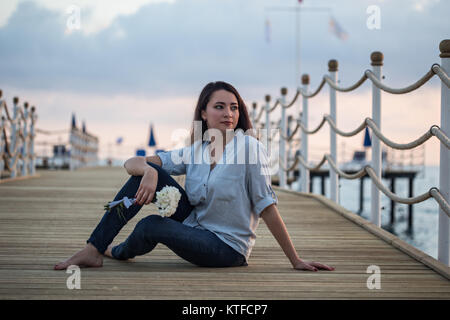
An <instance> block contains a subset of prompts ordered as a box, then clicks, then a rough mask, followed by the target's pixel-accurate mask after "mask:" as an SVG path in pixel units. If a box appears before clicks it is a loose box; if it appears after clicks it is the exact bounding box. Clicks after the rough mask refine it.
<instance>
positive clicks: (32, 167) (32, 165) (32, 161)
mask: <svg viewBox="0 0 450 320" xmlns="http://www.w3.org/2000/svg"><path fill="white" fill-rule="evenodd" d="M35 111H36V108H35V107H34V106H32V107H31V116H30V162H29V169H28V172H29V173H30V175H34V174H35V173H36V155H35V154H34V122H35V121H36V116H35Z"/></svg>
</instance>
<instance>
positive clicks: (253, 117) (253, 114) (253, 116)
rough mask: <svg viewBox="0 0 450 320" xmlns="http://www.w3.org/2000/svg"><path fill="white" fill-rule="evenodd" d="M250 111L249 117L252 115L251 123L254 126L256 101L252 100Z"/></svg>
mask: <svg viewBox="0 0 450 320" xmlns="http://www.w3.org/2000/svg"><path fill="white" fill-rule="evenodd" d="M252 107H253V108H252V113H251V117H252V124H253V125H254V126H256V123H255V119H256V102H253V104H252ZM254 129H256V128H254Z"/></svg>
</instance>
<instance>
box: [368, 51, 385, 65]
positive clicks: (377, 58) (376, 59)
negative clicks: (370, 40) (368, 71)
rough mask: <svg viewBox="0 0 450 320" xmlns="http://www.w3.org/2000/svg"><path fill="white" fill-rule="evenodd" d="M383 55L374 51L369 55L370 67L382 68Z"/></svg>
mask: <svg viewBox="0 0 450 320" xmlns="http://www.w3.org/2000/svg"><path fill="white" fill-rule="evenodd" d="M383 59H384V56H383V53H381V52H380V51H374V52H372V54H371V55H370V60H371V61H372V66H382V65H383Z"/></svg>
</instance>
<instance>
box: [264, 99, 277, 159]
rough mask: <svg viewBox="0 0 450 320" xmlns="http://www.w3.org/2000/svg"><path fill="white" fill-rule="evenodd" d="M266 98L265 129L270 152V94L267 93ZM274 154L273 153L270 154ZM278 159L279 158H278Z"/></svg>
mask: <svg viewBox="0 0 450 320" xmlns="http://www.w3.org/2000/svg"><path fill="white" fill-rule="evenodd" d="M265 100H266V106H265V109H266V124H265V128H264V129H265V131H266V137H267V151H268V152H270V150H272V149H271V148H272V146H273V145H272V136H271V134H270V95H268V94H267V95H266V97H265ZM270 156H272V155H270ZM277 161H278V159H277ZM270 163H272V161H270Z"/></svg>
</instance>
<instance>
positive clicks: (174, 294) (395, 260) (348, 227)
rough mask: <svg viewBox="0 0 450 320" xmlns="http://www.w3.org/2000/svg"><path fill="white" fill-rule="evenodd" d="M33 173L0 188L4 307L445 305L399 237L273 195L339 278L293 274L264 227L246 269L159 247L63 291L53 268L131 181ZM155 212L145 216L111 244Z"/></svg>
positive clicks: (314, 254) (431, 276) (105, 174)
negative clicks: (222, 302) (376, 273)
mask: <svg viewBox="0 0 450 320" xmlns="http://www.w3.org/2000/svg"><path fill="white" fill-rule="evenodd" d="M39 174H40V175H41V177H40V178H38V179H29V180H23V181H11V182H8V183H4V184H2V185H0V299H61V298H63V299H156V300H157V299H199V300H203V299H208V300H214V299H450V284H449V281H448V280H447V279H445V278H444V277H443V276H442V275H441V274H439V273H437V272H435V271H434V270H432V269H430V267H429V266H427V265H425V264H424V263H422V262H420V261H418V260H417V259H416V258H414V257H413V256H410V255H408V254H405V252H404V251H403V250H401V249H399V248H398V247H396V244H397V242H396V240H397V238H396V237H395V236H390V235H385V236H386V238H385V239H381V238H380V237H378V236H377V235H376V234H374V233H373V232H370V231H371V230H369V229H370V228H366V225H367V222H366V221H363V219H360V220H358V219H357V218H356V219H355V220H349V219H347V218H346V217H345V216H342V215H341V214H339V213H337V212H336V211H335V210H332V209H331V208H330V207H328V206H327V205H325V204H324V203H323V202H321V201H318V199H316V198H314V197H306V196H301V195H298V194H295V193H291V192H285V191H281V190H279V189H276V187H275V189H276V193H277V196H278V198H279V205H278V208H279V211H280V213H281V215H282V217H283V220H284V221H285V223H286V225H287V228H288V231H289V233H290V235H291V238H292V241H293V242H294V245H295V246H296V248H297V250H298V252H299V254H300V255H301V256H302V257H303V258H305V259H314V260H318V261H321V262H324V263H328V264H331V265H333V266H335V267H336V271H334V272H325V271H319V272H316V273H313V272H307V271H299V270H294V269H293V268H292V267H291V265H290V263H289V261H288V259H287V258H286V256H285V255H284V253H283V252H282V251H281V249H280V247H279V246H278V244H277V242H276V240H275V239H274V238H273V236H272V235H271V233H270V231H269V230H268V229H267V227H266V225H265V224H264V222H263V221H262V220H261V222H260V226H259V228H258V230H257V240H256V245H255V247H254V249H253V252H252V255H251V257H250V260H249V266H246V267H236V268H199V267H197V266H194V265H192V264H190V263H189V262H186V261H184V260H182V259H181V258H180V257H178V256H177V255H175V254H174V253H173V252H171V251H170V250H169V249H168V248H166V247H165V246H163V245H158V246H157V247H156V248H155V250H153V251H152V252H151V253H149V254H147V255H144V256H141V257H136V258H135V259H132V260H130V261H116V260H113V259H107V258H106V259H105V260H104V264H103V267H102V268H92V269H82V270H81V285H82V289H81V290H69V289H67V287H66V280H67V277H68V276H69V274H67V273H65V272H64V271H54V270H53V269H52V268H53V265H54V263H56V262H58V261H60V260H63V259H65V258H67V257H68V256H70V255H72V254H73V253H74V252H75V251H77V250H79V249H80V248H82V247H83V246H84V245H85V241H86V239H87V238H88V237H89V235H90V233H91V232H92V230H93V229H94V227H95V225H96V224H97V223H98V221H99V220H100V219H101V217H102V215H103V210H102V208H103V204H104V203H106V202H107V201H110V200H112V198H113V197H114V196H115V194H116V193H117V191H118V190H119V188H121V186H122V185H123V183H125V182H126V181H127V179H128V176H127V174H126V172H125V171H124V170H123V169H121V168H108V167H106V168H86V169H83V170H77V171H74V172H70V171H42V172H40V173H39ZM176 178H177V179H179V181H180V182H181V183H180V184H181V185H184V183H183V178H184V177H176ZM55 194H57V196H55ZM154 213H156V207H152V206H148V207H146V208H145V209H143V210H141V212H139V213H138V215H137V216H136V217H135V218H134V219H133V220H131V221H130V222H129V224H127V225H126V226H125V227H124V228H123V230H122V231H121V232H120V234H119V235H118V236H117V239H116V240H115V242H116V241H117V242H120V241H123V240H124V239H125V238H126V236H127V235H128V234H129V233H130V232H131V231H132V230H133V228H134V226H135V225H136V223H137V222H138V221H139V220H140V219H142V218H143V217H145V216H146V215H148V214H154ZM355 221H356V222H357V223H355ZM386 239H387V240H386ZM369 265H377V266H379V267H380V269H381V289H380V290H369V289H368V288H367V283H366V282H367V279H368V277H369V276H370V274H368V273H367V272H366V270H367V267H368V266H369Z"/></svg>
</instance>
